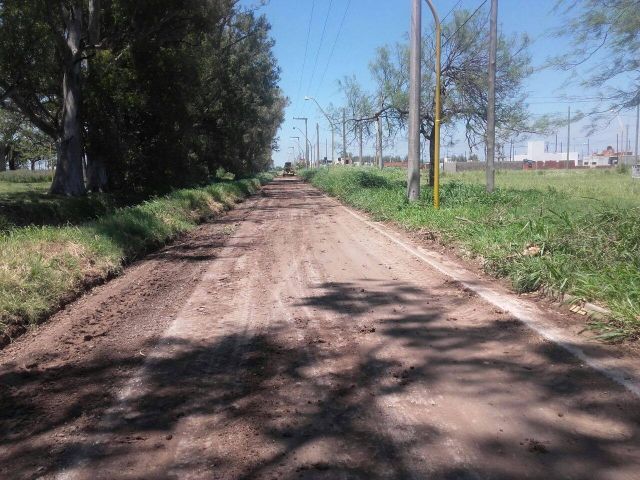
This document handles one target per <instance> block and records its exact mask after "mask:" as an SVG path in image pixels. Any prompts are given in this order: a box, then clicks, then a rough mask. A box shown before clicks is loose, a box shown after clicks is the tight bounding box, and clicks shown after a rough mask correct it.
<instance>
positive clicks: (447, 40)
mask: <svg viewBox="0 0 640 480" xmlns="http://www.w3.org/2000/svg"><path fill="white" fill-rule="evenodd" d="M485 3H487V0H484V1H483V2H482V3H481V4H480V5H479V6H478V8H476V9H475V10H474V11H473V13H472V14H471V15H469V16H468V17H467V19H466V20H465V21H464V22H463V23H462V25H460V26H459V27H458V28H457V29H456V31H455V32H453V34H452V35H450V36H449V38H447V39H446V40H445V41H444V43H443V44H442V46H443V47H444V46H445V45H446V44H447V43H449V40H451V39H452V38H453V37H455V36H456V34H457V33H458V32H459V31H460V29H461V28H462V27H464V26H465V25H466V24H467V22H468V21H469V20H471V18H472V17H473V16H474V15H475V14H476V13H478V11H480V9H481V8H482V7H483V6H484V4H485Z"/></svg>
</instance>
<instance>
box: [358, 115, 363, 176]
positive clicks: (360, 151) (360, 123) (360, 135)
mask: <svg viewBox="0 0 640 480" xmlns="http://www.w3.org/2000/svg"><path fill="white" fill-rule="evenodd" d="M358 127H359V128H358V136H359V137H360V138H359V139H358V140H359V143H360V148H359V150H358V155H359V156H360V165H362V164H363V163H364V160H363V158H362V122H358Z"/></svg>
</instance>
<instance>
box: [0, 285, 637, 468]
mask: <svg viewBox="0 0 640 480" xmlns="http://www.w3.org/2000/svg"><path fill="white" fill-rule="evenodd" d="M426 297H428V298H436V297H437V298H439V299H440V300H439V303H438V302H432V303H431V304H430V307H429V309H428V310H425V311H422V312H416V309H418V308H424V303H421V302H422V301H423V300H421V298H422V299H424V298H426ZM296 302H297V306H298V307H300V308H306V309H307V310H306V311H309V312H311V313H310V314H309V317H308V318H306V321H305V322H299V323H295V322H289V323H287V324H286V326H277V327H276V326H274V325H276V323H275V322H272V323H271V324H270V326H269V327H267V328H266V329H262V330H256V331H253V332H242V331H240V330H239V331H238V332H235V333H227V334H222V335H220V336H218V337H217V338H216V339H215V340H214V341H206V342H204V341H203V342H185V341H183V340H180V339H176V338H169V339H163V340H162V341H161V342H160V346H159V347H157V348H156V350H155V353H154V354H151V355H149V356H148V357H146V358H145V357H140V356H136V357H132V356H129V357H117V356H110V357H109V358H104V359H94V360H93V361H91V362H90V363H85V364H70V363H69V364H67V363H61V364H60V365H58V366H57V367H55V368H51V369H49V370H47V371H38V370H37V369H36V370H34V371H31V372H30V371H25V370H24V369H23V368H20V367H18V366H5V368H3V369H2V371H1V372H0V384H2V385H3V391H2V404H1V412H2V414H1V415H2V418H1V422H2V423H1V429H0V434H1V435H0V452H2V453H0V460H1V462H2V464H3V468H2V470H1V471H0V473H2V474H3V475H4V476H5V478H33V477H35V476H46V475H48V474H55V473H58V472H60V471H61V470H62V469H64V468H69V467H73V465H74V464H75V463H77V462H78V461H79V460H81V459H87V458H88V459H89V462H90V463H89V464H90V465H92V466H95V476H96V477H97V478H132V476H131V475H132V474H131V471H127V468H132V467H131V465H136V462H140V459H141V458H146V459H147V468H148V469H149V470H148V471H147V472H146V474H145V475H139V476H138V477H137V478H140V477H143V478H181V477H184V476H187V474H190V475H193V474H194V472H201V473H202V475H200V477H202V478H224V479H228V478H236V479H254V478H256V479H257V478H279V479H294V478H327V479H329V478H331V479H333V478H354V479H355V478H361V479H376V478H381V479H382V478H397V479H406V478H442V479H467V478H469V479H470V478H491V479H512V478H524V476H527V478H568V477H570V478H574V479H593V478H614V475H613V474H612V473H611V472H615V471H616V470H618V469H624V468H625V467H626V468H628V466H629V465H630V463H629V462H632V461H636V460H637V459H638V444H639V438H638V430H637V425H638V422H639V420H640V417H639V414H638V411H639V410H638V408H637V407H638V404H637V403H634V401H632V400H630V399H629V397H628V396H627V395H626V394H625V393H624V392H623V391H621V389H620V388H618V387H616V386H615V385H612V384H611V383H610V382H609V381H607V380H606V379H604V378H602V377H600V376H598V375H597V374H594V373H593V372H591V371H589V370H588V369H585V368H584V367H583V366H582V365H580V363H579V362H577V361H575V360H574V359H573V358H571V357H570V356H568V354H566V353H565V352H563V351H561V350H559V349H558V348H557V347H555V346H553V345H551V344H549V343H547V342H542V341H536V342H531V341H530V338H529V337H530V334H529V333H528V332H527V331H526V330H524V328H523V327H522V326H521V325H520V324H519V323H518V322H516V321H515V320H513V319H509V318H504V317H499V316H498V315H496V316H495V317H496V318H489V319H486V318H485V319H481V318H478V319H476V320H471V321H469V322H467V323H463V322H461V321H460V320H458V319H452V317H451V316H450V315H449V314H448V313H447V311H446V309H444V308H443V307H442V305H449V304H453V303H455V302H459V296H458V295H453V294H452V293H451V291H450V289H443V290H441V291H437V290H434V291H425V289H417V288H416V287H415V286H413V285H409V284H402V283H400V282H397V284H396V285H394V286H389V285H386V286H385V287H384V288H382V286H381V285H376V284H375V283H371V284H368V285H366V287H364V288H363V287H362V286H361V284H358V285H355V284H349V283H326V284H322V285H318V286H317V288H316V290H315V291H314V292H313V294H312V295H309V296H307V297H301V298H298V299H296ZM401 307H402V308H401ZM381 310H383V311H384V314H383V315H378V316H374V315H372V311H375V312H379V311H381ZM327 319H329V320H327ZM331 319H333V320H331ZM210 320H211V324H212V326H215V325H216V321H217V319H216V318H215V317H213V316H212V317H211V319H210ZM332 322H333V323H332ZM156 343H157V340H155V339H154V340H153V341H150V342H149V345H148V347H149V348H152V347H153V346H154V345H156ZM505 352H507V353H505ZM139 369H142V375H141V377H142V378H143V379H144V382H143V385H142V386H137V387H136V386H134V387H135V388H134V387H132V390H131V391H132V393H131V394H130V396H129V397H127V398H125V399H124V400H123V399H120V400H118V398H116V391H120V392H121V391H122V388H123V385H126V383H127V380H128V378H130V375H131V372H132V371H135V370H139ZM79 379H80V380H79ZM34 385H38V386H40V387H41V388H42V393H41V395H42V397H44V398H42V397H39V396H36V397H26V396H24V395H22V394H21V392H23V391H25V390H26V389H27V388H31V389H33V386H34ZM107 385H113V386H118V389H117V390H116V389H113V388H112V389H110V390H107V389H105V387H106V386H107ZM434 392H439V394H440V395H441V396H440V397H437V396H435V393H434ZM55 395H68V396H71V397H72V398H73V400H72V401H71V402H67V403H66V404H65V405H66V408H65V409H64V410H61V411H59V412H58V414H57V415H54V416H49V417H43V416H42V411H41V410H40V408H39V405H40V402H41V401H43V400H46V398H47V397H49V398H55ZM460 398H464V400H465V402H466V404H467V405H475V404H477V405H482V408H479V409H477V410H474V411H471V412H464V411H460V412H458V413H459V415H460V416H461V417H460V419H459V422H460V423H461V424H462V425H465V422H468V423H467V425H468V429H463V430H459V431H457V432H456V436H455V438H454V437H452V435H453V432H452V431H451V430H450V429H449V427H450V425H451V423H452V422H455V418H452V414H455V413H456V412H457V410H456V408H457V406H456V405H455V399H460ZM416 402H417V403H416ZM447 402H451V404H447ZM492 403H493V405H492ZM549 408H552V409H554V408H555V409H558V411H557V412H556V411H551V412H552V413H553V415H548V413H549V411H550V410H549ZM560 408H561V409H560ZM105 412H106V413H105ZM486 412H493V413H492V415H494V418H496V419H498V418H501V420H500V421H496V422H497V423H496V425H495V429H494V431H492V432H491V433H490V434H489V433H487V430H486V429H483V428H477V427H476V426H475V421H476V420H478V421H479V422H480V423H482V420H483V419H481V418H475V419H474V415H476V414H478V413H479V414H482V413H486ZM559 414H562V416H558V415H559ZM39 416H40V417H41V418H39V420H38V422H37V423H35V424H33V423H31V425H35V427H34V428H32V429H29V430H27V429H24V428H22V425H25V424H28V422H27V420H29V419H31V420H33V418H34V417H39ZM83 418H84V419H88V421H84V422H81V425H82V431H80V432H77V431H73V430H72V429H71V430H69V429H65V426H66V425H73V424H74V422H77V421H78V420H79V419H83ZM511 423H513V424H516V425H518V426H519V428H520V430H519V431H518V432H515V431H511V430H510V424H511ZM522 428H525V429H528V430H530V431H531V432H534V433H532V437H525V438H521V437H518V436H517V435H518V434H519V433H520V432H521V430H522ZM176 431H180V432H181V434H182V435H186V436H192V437H193V445H192V446H191V447H193V449H194V451H195V454H194V455H190V454H189V451H188V450H189V449H190V448H191V447H190V444H189V443H188V442H187V443H185V446H184V447H183V448H182V450H184V449H186V450H187V453H184V452H183V451H182V450H181V449H180V448H178V447H176V446H175V445H174V443H175V442H177V441H179V440H180V439H179V438H173V439H171V440H168V439H167V435H171V434H173V433H175V432H176ZM539 432H545V434H544V437H541V438H538V437H537V435H538V434H539ZM534 436H536V437H534ZM205 440H206V441H205ZM172 442H174V443H172ZM547 442H548V443H547ZM163 452H168V453H166V454H165V453H163ZM167 457H168V458H170V459H171V462H173V465H171V466H170V467H169V465H168V464H167V463H163V462H164V460H163V459H165V458H167ZM45 458H47V460H45ZM154 458H159V459H160V460H158V463H157V464H154V462H153V459H154ZM149 459H151V460H149ZM125 466H126V468H125ZM116 468H118V469H116ZM120 468H122V470H120ZM133 471H135V470H133ZM206 472H209V474H208V475H206V474H205V473H206ZM138 473H139V471H138ZM196 476H197V475H196ZM133 478H136V477H135V476H134V477H133Z"/></svg>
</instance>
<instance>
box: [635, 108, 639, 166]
mask: <svg viewBox="0 0 640 480" xmlns="http://www.w3.org/2000/svg"><path fill="white" fill-rule="evenodd" d="M639 133H640V103H638V105H636V163H638V162H639V161H640V160H639V158H638V134H639Z"/></svg>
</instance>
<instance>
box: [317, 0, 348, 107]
mask: <svg viewBox="0 0 640 480" xmlns="http://www.w3.org/2000/svg"><path fill="white" fill-rule="evenodd" d="M350 5H351V0H349V1H348V2H347V7H346V8H345V9H344V14H343V15H342V20H341V21H340V26H339V27H338V33H337V34H336V38H335V40H334V41H333V45H332V46H331V50H330V51H329V58H327V64H326V65H325V67H324V70H323V72H322V76H321V77H320V83H318V88H317V89H316V95H317V93H318V92H319V91H320V87H321V86H322V82H323V81H324V77H325V75H326V74H327V70H329V65H330V64H331V58H332V57H333V52H334V50H335V48H336V45H337V44H338V39H339V38H340V33H342V26H343V25H344V20H345V19H346V18H347V12H348V11H349V6H350Z"/></svg>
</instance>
